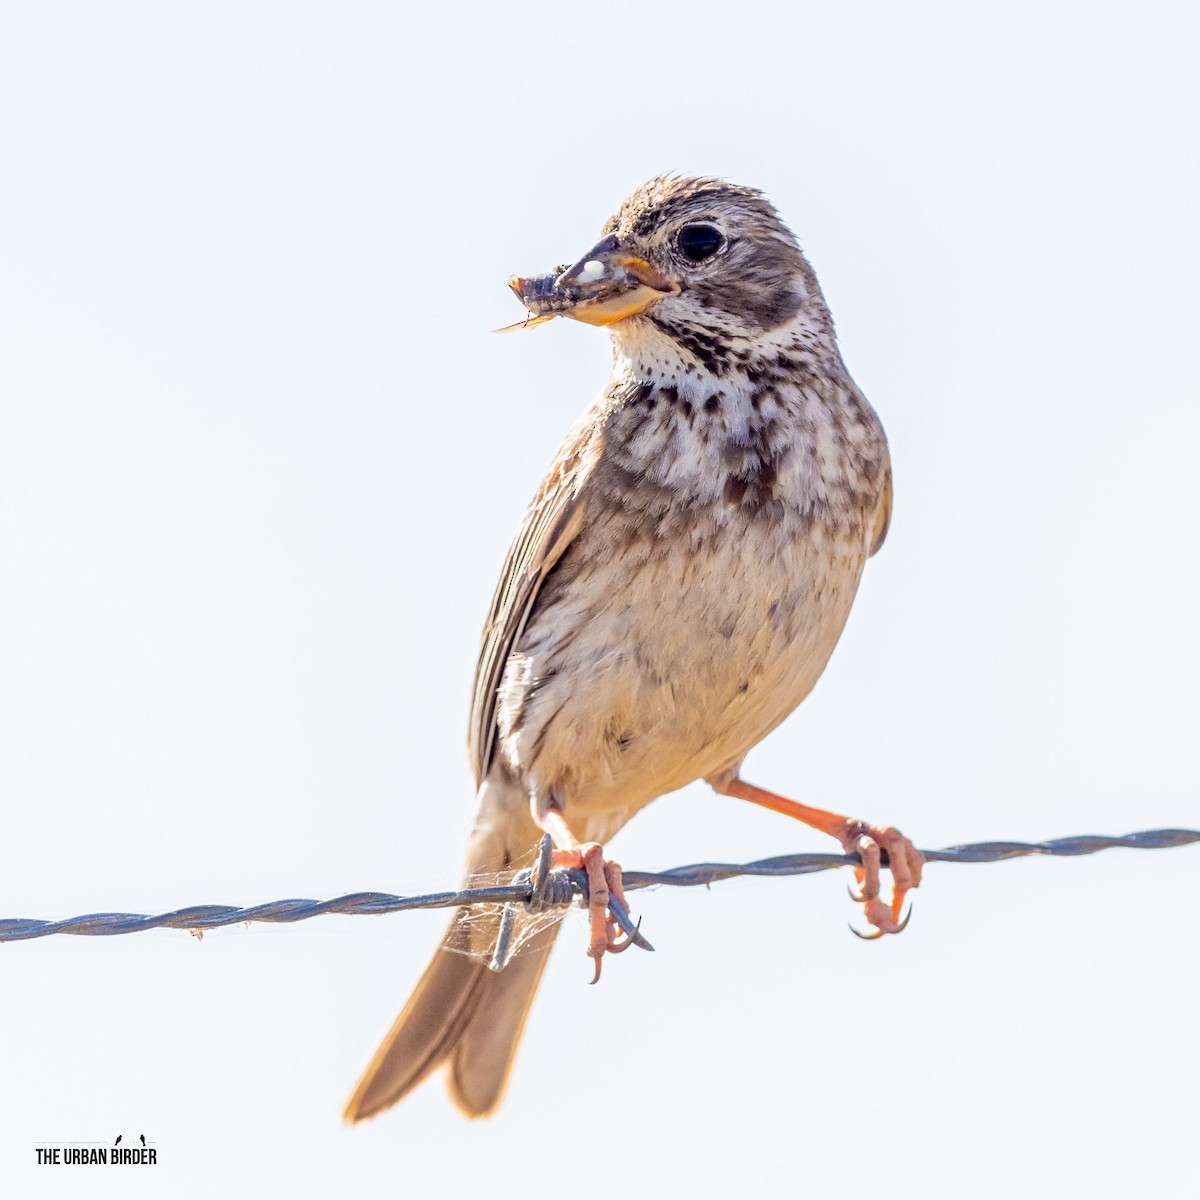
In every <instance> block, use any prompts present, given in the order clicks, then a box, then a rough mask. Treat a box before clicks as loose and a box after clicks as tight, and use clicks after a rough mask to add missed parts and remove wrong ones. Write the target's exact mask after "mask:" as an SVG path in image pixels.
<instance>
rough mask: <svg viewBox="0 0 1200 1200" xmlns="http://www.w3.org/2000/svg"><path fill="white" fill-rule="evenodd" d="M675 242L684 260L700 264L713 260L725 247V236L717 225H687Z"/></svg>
mask: <svg viewBox="0 0 1200 1200" xmlns="http://www.w3.org/2000/svg"><path fill="white" fill-rule="evenodd" d="M675 242H676V244H677V245H678V246H679V252H680V253H681V254H682V255H683V257H684V258H686V259H688V260H689V261H691V262H697V263H698V262H703V261H704V260H705V259H706V258H712V256H713V255H714V254H716V252H717V251H718V250H720V249H721V247H722V246H724V245H725V235H724V234H723V233H722V232H721V231H720V230H719V229H718V228H717V227H716V226H715V225H685V226H684V227H683V228H682V229H681V230H680V231H679V233H678V234H677V235H676V238H675Z"/></svg>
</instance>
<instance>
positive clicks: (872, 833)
mask: <svg viewBox="0 0 1200 1200" xmlns="http://www.w3.org/2000/svg"><path fill="white" fill-rule="evenodd" d="M839 839H840V841H841V843H842V846H843V847H844V848H845V851H846V853H847V854H857V855H858V857H859V858H860V859H861V860H862V866H861V867H855V868H854V877H855V879H856V880H857V881H858V891H855V890H854V889H853V888H851V889H850V897H851V899H852V900H854V901H855V902H856V903H858V904H861V905H862V906H863V912H864V913H865V914H866V917H867V924H869V925H871V926H872V927H873V929H874V932H872V933H859V931H858V930H857V929H855V928H854V926H853V925H852V926H851V927H850V929H851V932H852V933H854V934H855V935H856V936H857V937H860V938H862V939H864V940H865V941H874V940H875V938H879V937H883V935H884V934H885V933H900V932H901V930H903V929H904V927H905V926H906V925H907V924H908V918H909V917H911V916H912V910H911V909H910V910H909V912H908V915H907V916H905V917H904V919H903V920H901V918H900V912H901V910H902V909H903V907H904V897H905V895H907V893H908V892H909V891H910V890H911V889H913V888H915V887H919V886H920V884H921V868H922V866H924V864H925V855H923V854H922V853H921V851H920V850H918V849H917V848H916V846H914V845H913V843H912V842H911V841H910V840H909V839H908V838H906V837H905V836H904V834H902V833H901V832H900V830H898V829H893V828H892V827H891V826H890V825H885V826H882V827H876V826H874V825H868V824H867V823H866V822H865V821H855V820H851V819H847V821H846V829H845V832H844V833H841V834H839ZM885 854H886V855H887V863H886V865H887V867H888V869H889V870H890V871H891V873H892V899H891V902H890V903H888V902H887V901H885V900H883V899H882V898H881V896H880V894H879V890H880V889H879V872H880V870H881V868H882V867H883V866H884V861H883V856H884V855H885Z"/></svg>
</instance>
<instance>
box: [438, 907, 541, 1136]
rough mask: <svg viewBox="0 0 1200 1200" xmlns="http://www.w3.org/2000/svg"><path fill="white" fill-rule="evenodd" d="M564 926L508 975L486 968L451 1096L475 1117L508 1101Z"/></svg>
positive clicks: (454, 1065) (516, 961)
mask: <svg viewBox="0 0 1200 1200" xmlns="http://www.w3.org/2000/svg"><path fill="white" fill-rule="evenodd" d="M558 930H559V924H558V923H557V922H555V923H554V924H553V925H550V926H548V927H547V928H545V929H542V930H540V931H539V932H538V933H536V934H535V935H534V936H533V937H531V938H530V939H529V941H528V942H526V943H525V945H523V946H522V947H521V949H520V951H519V952H518V953H517V954H516V955H515V956H514V957H513V959H512V961H511V962H510V963H509V964H508V966H506V967H505V968H504V970H503V971H500V972H494V971H490V970H488V969H487V968H486V967H485V968H484V969H483V971H484V975H485V976H486V978H485V979H484V982H483V987H482V988H481V989H480V990H481V993H482V994H481V998H480V1003H479V1007H478V1008H477V1009H476V1010H475V1011H474V1012H473V1014H472V1016H471V1018H470V1019H469V1020H468V1021H467V1022H466V1023H465V1024H464V1025H463V1027H462V1031H461V1033H460V1034H459V1037H458V1042H457V1045H456V1046H455V1048H454V1051H453V1055H452V1057H451V1059H450V1076H449V1079H448V1083H449V1086H450V1095H451V1097H452V1099H453V1100H454V1103H455V1104H457V1105H458V1107H459V1109H461V1111H462V1112H463V1113H465V1114H466V1115H467V1116H469V1117H486V1116H487V1115H488V1114H489V1113H491V1112H493V1111H494V1110H495V1108H496V1106H497V1105H498V1104H499V1103H500V1101H501V1099H502V1098H503V1096H504V1087H505V1084H507V1082H508V1073H509V1071H510V1070H511V1069H512V1064H513V1058H514V1057H515V1056H516V1053H517V1046H518V1045H519V1044H520V1041H521V1033H522V1031H523V1030H524V1028H525V1020H526V1018H527V1017H528V1016H529V1009H530V1007H531V1006H532V1004H533V997H534V995H535V994H536V993H537V988H538V984H539V983H540V982H541V978H542V972H543V971H544V970H545V968H546V961H547V959H548V958H549V957H550V948H551V947H552V946H553V945H554V939H555V937H556V936H557V934H558Z"/></svg>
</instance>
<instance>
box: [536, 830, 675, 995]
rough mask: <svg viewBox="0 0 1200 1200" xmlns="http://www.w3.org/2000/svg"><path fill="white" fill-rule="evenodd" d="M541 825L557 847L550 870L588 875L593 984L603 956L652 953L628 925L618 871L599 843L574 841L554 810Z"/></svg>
mask: <svg viewBox="0 0 1200 1200" xmlns="http://www.w3.org/2000/svg"><path fill="white" fill-rule="evenodd" d="M541 825H542V828H543V829H545V830H546V832H547V833H549V834H550V836H551V837H552V838H553V839H554V841H555V843H556V844H557V848H556V849H555V850H554V852H553V854H551V856H550V865H551V867H566V868H568V869H569V870H573V871H579V870H582V871H585V872H586V873H587V881H588V918H589V921H590V923H591V936H590V937H589V939H588V950H587V952H588V957H589V958H593V959H595V960H596V973H595V974H594V975H593V976H592V982H593V983H597V982H599V979H600V966H601V964H602V962H603V961H604V956H605V954H609V953H611V954H620V953H621V952H622V951H624V950H628V949H629V947H630V946H631V945H638V946H640V947H641V948H642V949H644V950H653V949H654V947H653V946H651V945H650V943H649V942H647V941H646V939H645V938H643V937H642V936H641V934H640V933H638V931H637V929H636V928H635V927H633V926H631V925H630V924H629V908H628V905H627V903H626V901H625V890H624V888H623V887H622V886H621V868H620V867H619V866H617V864H616V863H615V862H612V861H611V860H610V859H606V858H605V857H604V848H603V847H602V846H601V845H600V843H599V842H580V841H577V840H576V838H575V835H574V834H573V833H572V832H571V830H570V829H569V828H568V826H567V823H566V821H564V820H563V817H562V812H561V811H560V810H559V809H557V808H550V809H549V810H548V811H547V812H546V813H544V814H543V815H542V819H541ZM622 930H623V931H624V932H625V940H624V941H620V940H618V939H619V936H620V933H621V931H622Z"/></svg>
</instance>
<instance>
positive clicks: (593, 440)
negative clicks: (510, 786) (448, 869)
mask: <svg viewBox="0 0 1200 1200" xmlns="http://www.w3.org/2000/svg"><path fill="white" fill-rule="evenodd" d="M589 417H590V418H593V419H589ZM600 445H601V437H600V434H599V431H598V427H597V423H596V421H595V420H594V416H593V413H589V414H588V417H585V418H584V420H582V421H580V423H579V424H578V425H577V426H576V427H575V429H574V430H572V432H571V433H570V434H569V435H568V437H567V440H566V441H565V442H564V443H563V444H562V446H561V448H560V449H559V452H558V455H557V456H556V458H555V460H554V464H553V465H552V466H551V468H550V470H549V472H548V473H547V475H546V478H545V479H543V480H542V485H541V487H540V488H539V489H538V493H537V495H536V496H535V497H534V498H533V502H532V503H531V504H530V505H529V507H528V509H527V510H526V512H525V518H524V520H523V521H522V522H521V527H520V529H518V530H517V536H516V537H515V538H514V539H513V543H512V545H511V546H510V547H509V550H508V557H507V558H506V559H505V560H504V567H503V569H502V570H501V572H500V581H499V583H498V584H497V585H496V593H495V595H494V596H493V597H492V608H491V611H490V612H489V613H488V619H487V623H486V624H485V625H484V627H483V641H482V644H481V645H480V648H479V661H478V663H477V664H476V667H475V691H474V697H473V699H472V702H471V726H470V729H469V730H468V731H467V751H468V754H469V756H470V761H471V770H472V772H473V774H474V779H475V786H476V787H478V786H479V784H480V783H481V782H482V780H483V777H484V776H485V775H486V774H487V772H488V768H489V767H490V766H491V761H492V749H493V744H494V742H495V738H496V700H497V692H498V690H499V687H500V680H501V677H502V676H503V674H504V666H505V663H506V662H507V661H508V656H509V654H511V653H512V648H513V645H514V644H515V642H516V640H517V638H519V637H520V636H521V631H522V630H523V629H524V628H525V623H526V622H527V621H528V619H529V613H530V611H531V610H532V608H533V605H534V602H535V601H536V600H537V596H538V592H539V590H540V589H541V586H542V584H543V583H544V582H545V579H546V577H547V575H549V574H550V571H551V570H552V569H553V567H554V564H555V563H556V562H558V560H559V559H560V558H561V557H562V556H563V554H564V552H565V551H566V549H567V547H568V546H569V545H570V544H571V542H572V541H573V540H574V538H575V536H576V535H577V534H578V533H579V530H580V528H581V527H582V525H583V518H584V508H585V504H584V502H583V499H582V495H581V493H582V488H583V484H584V481H585V480H586V479H587V477H588V475H589V474H590V473H591V471H592V469H593V468H594V466H595V464H596V462H597V460H598V458H599V450H600Z"/></svg>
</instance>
